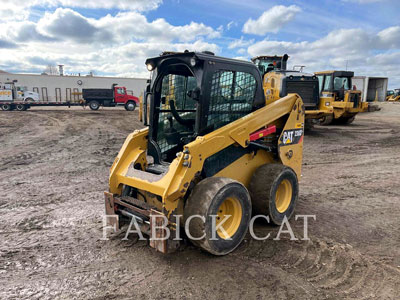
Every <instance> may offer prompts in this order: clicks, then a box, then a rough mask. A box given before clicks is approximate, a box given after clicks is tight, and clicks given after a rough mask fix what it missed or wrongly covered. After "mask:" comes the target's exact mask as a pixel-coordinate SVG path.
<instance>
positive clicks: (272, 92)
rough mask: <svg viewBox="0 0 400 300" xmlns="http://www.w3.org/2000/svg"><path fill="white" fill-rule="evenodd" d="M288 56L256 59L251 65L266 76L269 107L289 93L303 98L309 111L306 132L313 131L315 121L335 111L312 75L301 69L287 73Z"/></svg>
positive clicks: (266, 96) (265, 88) (264, 85)
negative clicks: (311, 129)
mask: <svg viewBox="0 0 400 300" xmlns="http://www.w3.org/2000/svg"><path fill="white" fill-rule="evenodd" d="M288 58H289V56H288V55H287V54H285V55H283V56H276V55H275V56H257V57H253V58H252V59H251V60H252V62H253V63H254V64H255V65H257V67H258V69H259V70H260V72H261V74H262V75H263V88H264V94H265V99H266V103H267V105H268V104H269V103H272V102H274V101H276V100H278V99H280V98H282V97H284V96H286V95H287V94H289V93H297V94H299V95H300V96H301V98H302V100H303V102H304V106H305V109H306V121H305V127H306V129H310V128H311V127H312V125H313V122H315V120H319V119H321V118H325V117H329V116H331V115H332V114H333V108H332V106H331V103H330V102H329V101H321V100H320V98H319V90H318V79H317V77H316V76H315V75H313V74H308V73H304V72H303V67H304V66H300V70H287V60H288Z"/></svg>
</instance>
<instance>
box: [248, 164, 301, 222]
mask: <svg viewBox="0 0 400 300" xmlns="http://www.w3.org/2000/svg"><path fill="white" fill-rule="evenodd" d="M285 179H287V180H288V181H289V182H290V184H291V186H292V197H291V200H290V204H289V206H288V207H287V209H286V210H285V211H284V212H282V213H281V212H279V211H278V209H277V208H276V203H275V198H276V192H277V189H278V186H279V185H280V183H281V182H282V181H283V180H285ZM249 192H250V196H251V201H252V204H253V214H262V215H268V216H269V217H270V221H271V222H272V223H273V224H275V225H281V224H282V221H283V219H284V217H285V216H286V217H287V219H290V218H291V217H292V216H293V213H294V210H295V208H296V204H297V200H298V196H299V183H298V180H297V175H296V173H295V172H294V171H293V170H292V169H291V168H290V167H287V166H285V165H282V164H265V165H262V166H260V167H259V168H258V169H257V170H256V171H255V172H254V174H253V176H252V179H251V181H250V185H249Z"/></svg>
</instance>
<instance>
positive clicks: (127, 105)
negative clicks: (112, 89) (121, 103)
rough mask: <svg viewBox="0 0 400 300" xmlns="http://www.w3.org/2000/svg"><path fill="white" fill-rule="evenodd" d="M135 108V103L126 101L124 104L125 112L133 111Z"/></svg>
mask: <svg viewBox="0 0 400 300" xmlns="http://www.w3.org/2000/svg"><path fill="white" fill-rule="evenodd" d="M135 108H136V102H135V101H128V102H126V103H125V109H126V110H127V111H134V110H135Z"/></svg>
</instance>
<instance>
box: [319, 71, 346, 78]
mask: <svg viewBox="0 0 400 300" xmlns="http://www.w3.org/2000/svg"><path fill="white" fill-rule="evenodd" d="M325 74H334V76H338V77H353V76H354V72H351V71H320V72H315V75H325Z"/></svg>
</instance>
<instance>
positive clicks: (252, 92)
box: [105, 52, 305, 255]
mask: <svg viewBox="0 0 400 300" xmlns="http://www.w3.org/2000/svg"><path fill="white" fill-rule="evenodd" d="M146 65H147V68H148V69H149V70H150V71H152V76H151V82H150V83H149V85H148V87H147V90H146V95H145V97H144V102H145V103H144V105H143V108H144V116H143V117H144V122H145V124H148V127H147V128H144V129H141V130H136V131H134V132H133V133H131V134H130V135H129V136H128V137H127V139H126V140H125V143H124V144H123V146H122V148H121V150H120V152H119V154H118V156H117V157H116V159H115V161H114V163H113V165H112V167H111V170H110V177H109V191H108V192H105V207H106V215H107V216H106V217H107V220H108V225H109V226H114V227H119V228H120V227H121V226H122V225H124V224H126V223H129V224H132V221H134V224H135V228H136V224H137V225H138V227H139V228H140V233H144V234H145V235H147V236H148V238H149V241H150V243H149V244H150V246H151V247H154V248H155V249H157V250H158V251H160V252H163V253H167V252H172V251H173V250H175V249H177V248H178V246H179V243H180V241H181V239H182V238H181V236H182V237H183V236H185V238H188V239H189V240H191V241H192V243H193V244H194V245H196V246H198V247H200V248H201V249H203V250H205V251H207V252H210V253H212V254H214V255H224V254H227V253H230V252H231V251H233V250H234V249H235V248H236V247H237V246H238V245H239V244H240V243H241V241H242V240H243V238H244V236H245V234H246V232H247V231H248V227H249V224H250V220H251V216H252V214H264V215H265V217H266V218H268V220H269V221H270V222H271V223H273V224H281V223H282V222H283V220H284V219H285V218H288V219H289V218H290V217H291V216H292V215H293V213H294V209H295V206H296V202H297V198H298V191H299V188H298V179H299V178H300V174H301V164H302V151H303V132H304V128H303V126H304V115H305V113H304V105H303V102H302V100H301V98H300V97H299V96H298V95H297V94H289V95H287V96H286V97H283V98H281V99H279V100H277V101H275V102H273V103H270V104H268V105H267V104H266V99H265V97H264V93H263V89H262V78H261V75H260V72H259V71H258V69H257V68H256V66H255V65H254V64H252V63H250V62H245V61H240V60H234V59H228V58H223V57H217V56H215V55H213V54H212V53H209V52H201V53H200V52H184V53H168V54H165V55H161V56H159V57H155V58H150V59H147V61H146ZM148 104H149V105H148ZM148 106H149V108H150V109H149V112H146V108H147V107H148ZM148 116H149V117H148ZM148 119H149V120H148ZM182 232H183V233H184V234H182Z"/></svg>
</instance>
